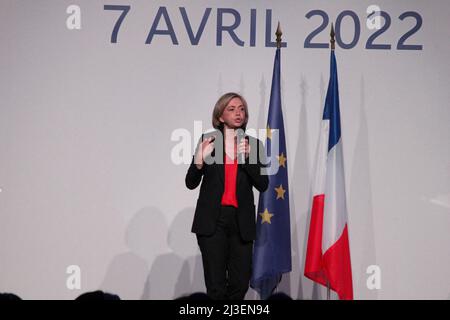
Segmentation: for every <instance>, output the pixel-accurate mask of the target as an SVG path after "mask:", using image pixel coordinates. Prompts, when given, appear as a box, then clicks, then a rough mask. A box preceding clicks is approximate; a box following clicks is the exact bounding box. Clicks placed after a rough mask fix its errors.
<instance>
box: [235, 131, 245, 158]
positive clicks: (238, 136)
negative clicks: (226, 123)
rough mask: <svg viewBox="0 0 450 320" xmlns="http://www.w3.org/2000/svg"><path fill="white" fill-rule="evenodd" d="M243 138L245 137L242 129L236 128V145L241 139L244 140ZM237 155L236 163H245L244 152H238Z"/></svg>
mask: <svg viewBox="0 0 450 320" xmlns="http://www.w3.org/2000/svg"><path fill="white" fill-rule="evenodd" d="M244 139H245V134H244V131H243V130H242V129H238V130H237V139H236V140H237V144H238V146H239V145H240V144H241V143H242V141H244ZM237 157H238V164H244V163H245V152H238V154H237Z"/></svg>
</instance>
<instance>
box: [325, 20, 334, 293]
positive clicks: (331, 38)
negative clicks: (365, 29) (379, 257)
mask: <svg viewBox="0 0 450 320" xmlns="http://www.w3.org/2000/svg"><path fill="white" fill-rule="evenodd" d="M334 36H335V33H334V27H333V22H332V23H331V31H330V48H331V50H332V51H334V48H335V45H334V44H335V42H336V40H334ZM330 296H331V289H330V281H328V279H327V300H330Z"/></svg>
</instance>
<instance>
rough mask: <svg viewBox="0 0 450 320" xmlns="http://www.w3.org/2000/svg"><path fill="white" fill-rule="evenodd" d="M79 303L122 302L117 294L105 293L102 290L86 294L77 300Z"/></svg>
mask: <svg viewBox="0 0 450 320" xmlns="http://www.w3.org/2000/svg"><path fill="white" fill-rule="evenodd" d="M75 300H77V301H94V300H97V301H98V300H120V297H119V296H118V295H116V294H112V293H107V292H103V291H101V290H97V291H91V292H85V293H83V294H81V295H79V296H78V297H77V298H75Z"/></svg>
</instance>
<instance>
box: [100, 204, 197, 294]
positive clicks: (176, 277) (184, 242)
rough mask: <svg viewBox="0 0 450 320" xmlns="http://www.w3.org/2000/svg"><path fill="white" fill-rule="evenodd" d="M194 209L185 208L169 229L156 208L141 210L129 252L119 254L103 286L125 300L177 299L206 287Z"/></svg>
mask: <svg viewBox="0 0 450 320" xmlns="http://www.w3.org/2000/svg"><path fill="white" fill-rule="evenodd" d="M193 213H194V209H193V208H186V209H184V210H182V211H181V212H180V213H179V214H178V215H177V216H176V217H175V218H174V220H173V222H172V224H171V226H170V228H168V225H167V222H166V218H165V215H164V214H163V213H162V212H161V210H159V209H158V208H155V207H146V208H143V209H141V210H139V211H138V212H137V213H136V214H135V215H134V216H133V218H132V219H131V220H130V223H129V224H128V227H127V231H126V235H125V242H126V245H127V247H128V251H126V252H123V253H121V254H118V255H117V256H115V257H114V258H113V259H112V261H111V263H110V264H109V266H108V269H107V272H106V274H105V278H104V280H103V282H102V285H101V289H102V290H104V291H107V292H115V293H117V294H118V295H120V297H121V298H122V299H126V300H127V299H131V300H137V299H174V298H176V297H179V296H182V295H183V294H186V293H192V292H197V291H203V290H204V288H205V287H204V283H203V268H202V262H201V256H200V254H199V252H198V249H197V243H196V240H195V236H194V235H193V234H192V233H191V231H190V229H191V224H192V218H193Z"/></svg>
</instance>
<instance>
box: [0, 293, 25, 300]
mask: <svg viewBox="0 0 450 320" xmlns="http://www.w3.org/2000/svg"><path fill="white" fill-rule="evenodd" d="M15 300H22V298H21V297H19V296H18V295H15V294H14V293H9V292H4V293H0V301H15Z"/></svg>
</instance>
